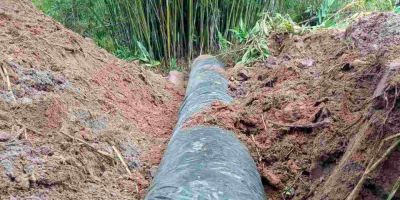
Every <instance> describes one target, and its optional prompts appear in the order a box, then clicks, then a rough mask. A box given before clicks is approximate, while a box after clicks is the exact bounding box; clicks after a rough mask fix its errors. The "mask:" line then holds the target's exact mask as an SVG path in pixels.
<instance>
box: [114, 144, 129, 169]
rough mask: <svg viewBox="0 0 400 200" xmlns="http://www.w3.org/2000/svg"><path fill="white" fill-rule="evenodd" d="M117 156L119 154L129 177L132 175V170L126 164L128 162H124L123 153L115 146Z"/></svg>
mask: <svg viewBox="0 0 400 200" xmlns="http://www.w3.org/2000/svg"><path fill="white" fill-rule="evenodd" d="M112 148H113V150H114V152H115V154H117V157H118V159H119V160H120V161H121V163H122V165H123V166H124V168H125V170H126V172H128V174H129V176H131V175H132V173H131V170H129V167H128V165H127V164H126V162H125V161H124V158H123V157H122V155H121V152H119V150H118V149H117V147H115V146H114V145H113V146H112Z"/></svg>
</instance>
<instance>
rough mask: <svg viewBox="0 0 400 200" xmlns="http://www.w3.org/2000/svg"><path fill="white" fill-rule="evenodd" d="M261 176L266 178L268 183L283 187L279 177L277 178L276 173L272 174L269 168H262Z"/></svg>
mask: <svg viewBox="0 0 400 200" xmlns="http://www.w3.org/2000/svg"><path fill="white" fill-rule="evenodd" d="M262 176H263V177H265V178H266V179H267V181H268V182H269V184H270V185H271V186H273V187H275V188H278V189H280V188H283V184H282V181H281V179H280V178H279V176H278V175H276V174H274V173H273V172H272V171H271V170H268V169H265V168H264V169H263V170H262Z"/></svg>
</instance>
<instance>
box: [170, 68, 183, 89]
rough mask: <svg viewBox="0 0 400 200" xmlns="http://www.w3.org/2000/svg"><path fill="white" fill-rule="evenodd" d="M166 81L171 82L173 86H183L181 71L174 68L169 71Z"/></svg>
mask: <svg viewBox="0 0 400 200" xmlns="http://www.w3.org/2000/svg"><path fill="white" fill-rule="evenodd" d="M168 81H169V82H171V83H173V84H174V85H175V86H183V82H184V76H183V73H182V72H179V71H175V70H173V71H170V72H169V75H168Z"/></svg>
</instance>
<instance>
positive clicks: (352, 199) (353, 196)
mask: <svg viewBox="0 0 400 200" xmlns="http://www.w3.org/2000/svg"><path fill="white" fill-rule="evenodd" d="M397 138H400V133H397V134H395V135H392V136H389V137H387V138H385V139H383V140H382V142H381V143H380V145H379V147H378V150H377V151H376V152H380V150H381V149H382V147H383V145H384V144H385V142H387V141H390V140H393V139H397ZM399 144H400V139H397V140H396V141H394V142H393V143H392V144H391V145H390V146H389V148H388V149H386V151H385V152H384V153H383V154H382V156H381V157H379V158H378V159H376V155H375V156H373V158H372V159H371V160H370V162H369V164H368V166H367V168H366V170H365V172H364V173H363V175H362V176H361V179H360V180H359V181H358V183H357V185H356V187H354V189H353V191H351V193H350V195H349V196H348V197H347V199H346V200H355V199H357V197H358V194H359V193H360V190H361V189H362V186H363V185H364V183H365V181H366V180H367V178H369V175H370V174H371V172H373V171H374V170H375V169H376V168H377V167H378V166H379V165H380V164H381V163H382V162H383V161H384V160H385V159H386V158H387V157H388V156H389V155H390V154H391V153H392V152H393V151H394V150H395V149H396V147H397V146H398V145H399Z"/></svg>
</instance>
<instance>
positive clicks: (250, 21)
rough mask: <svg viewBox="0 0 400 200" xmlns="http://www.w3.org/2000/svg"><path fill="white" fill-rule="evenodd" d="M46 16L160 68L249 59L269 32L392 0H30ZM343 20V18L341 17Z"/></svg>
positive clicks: (261, 49)
mask: <svg viewBox="0 0 400 200" xmlns="http://www.w3.org/2000/svg"><path fill="white" fill-rule="evenodd" d="M33 2H34V3H35V5H37V6H38V7H39V8H40V9H41V10H43V11H44V12H45V13H46V14H48V15H50V16H52V17H53V18H55V19H56V20H58V21H60V22H61V23H63V24H64V25H65V26H67V27H68V28H71V29H72V30H74V31H76V32H78V33H80V34H82V35H84V36H86V37H91V38H93V39H94V41H96V43H97V44H98V45H99V46H101V47H103V48H105V49H107V50H108V51H110V52H112V53H114V54H115V55H116V56H118V57H120V58H122V59H126V60H140V61H142V62H143V63H145V64H146V65H147V66H149V67H155V66H162V68H163V70H169V69H172V68H173V69H175V68H181V67H178V65H177V64H176V63H177V60H190V59H192V58H193V57H194V56H196V55H198V54H204V53H213V54H222V55H231V57H232V58H234V59H235V61H236V62H241V63H244V64H246V63H251V62H254V61H257V60H260V59H264V58H266V57H267V56H268V55H269V51H268V42H267V36H268V35H269V34H270V32H271V31H274V32H276V31H278V32H288V33H299V32H302V31H305V30H308V29H315V28H330V27H339V26H344V25H345V24H347V23H348V22H349V20H351V19H353V18H355V16H354V15H356V14H357V13H359V12H360V11H394V12H397V13H398V12H400V7H397V8H396V6H395V5H396V4H395V3H396V2H395V0H340V1H339V0H290V1H289V0H33ZM339 22H340V23H339Z"/></svg>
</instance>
